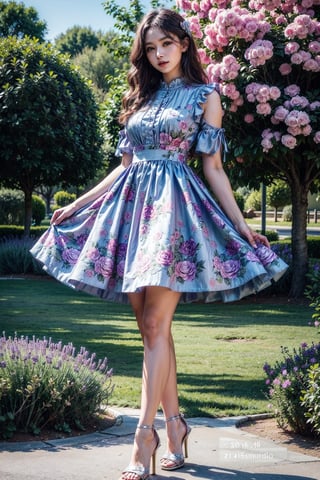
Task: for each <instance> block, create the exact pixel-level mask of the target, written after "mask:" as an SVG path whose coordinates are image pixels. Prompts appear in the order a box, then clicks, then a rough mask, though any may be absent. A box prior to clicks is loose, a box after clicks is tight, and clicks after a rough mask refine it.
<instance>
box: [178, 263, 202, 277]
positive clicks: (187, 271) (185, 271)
mask: <svg viewBox="0 0 320 480" xmlns="http://www.w3.org/2000/svg"><path fill="white" fill-rule="evenodd" d="M196 273H197V269H196V265H195V264H194V263H193V262H189V261H188V260H183V261H182V262H178V263H177V264H176V266H175V275H176V277H177V278H182V280H184V281H188V280H189V281H192V280H194V279H195V277H196Z"/></svg>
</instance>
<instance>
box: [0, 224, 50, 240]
mask: <svg viewBox="0 0 320 480" xmlns="http://www.w3.org/2000/svg"><path fill="white" fill-rule="evenodd" d="M47 228H48V227H47V226H40V227H36V226H32V227H31V228H30V236H31V237H32V238H38V237H41V235H42V234H43V233H44V232H45V231H46V229H47ZM23 236H24V227H23V226H19V225H0V241H2V240H3V239H4V240H7V239H11V238H22V237H23Z"/></svg>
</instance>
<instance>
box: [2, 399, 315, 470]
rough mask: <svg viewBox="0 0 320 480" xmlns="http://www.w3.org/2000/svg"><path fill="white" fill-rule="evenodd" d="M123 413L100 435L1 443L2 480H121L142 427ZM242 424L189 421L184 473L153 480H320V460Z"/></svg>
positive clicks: (133, 414)
mask: <svg viewBox="0 0 320 480" xmlns="http://www.w3.org/2000/svg"><path fill="white" fill-rule="evenodd" d="M120 413H121V416H119V417H118V422H117V425H115V426H113V427H112V428H108V429H107V430H105V431H103V432H100V433H95V434H92V435H85V436H80V437H76V438H69V439H61V440H54V441H50V442H37V441H35V442H30V443H16V444H13V443H8V442H2V443H0V479H1V480H20V479H21V480H75V479H76V480H118V479H119V477H120V475H121V471H122V469H123V468H124V467H125V466H126V465H127V464H128V461H129V457H130V452H131V446H132V441H133V434H134V431H135V427H136V424H137V421H138V412H137V411H136V410H130V409H123V411H122V412H120ZM241 418H242V419H243V417H241ZM241 418H240V417H237V418H234V417H233V418H224V419H207V418H192V419H190V420H188V423H189V425H190V426H191V427H192V432H191V435H190V438H189V459H188V462H187V464H186V466H185V468H183V469H181V470H176V471H175V472H164V471H162V470H160V468H158V470H157V475H155V476H153V477H151V478H152V480H161V479H162V480H165V479H167V478H170V479H172V480H190V479H197V480H207V479H210V480H211V479H212V480H320V459H318V458H316V457H311V456H307V455H301V454H298V453H294V452H292V451H289V450H287V449H286V448H284V447H283V446H281V445H277V444H276V443H274V442H272V441H269V440H266V439H263V438H260V437H257V436H254V435H251V434H249V433H246V432H244V431H242V430H240V429H237V428H236V424H237V423H238V422H239V420H241ZM155 426H156V428H157V430H158V433H159V436H160V438H161V442H162V446H161V448H160V450H159V452H160V453H159V455H161V454H162V452H163V451H164V448H165V424H164V421H163V418H162V417H161V416H159V417H157V418H156V421H155ZM158 465H159V456H158V458H157V467H158Z"/></svg>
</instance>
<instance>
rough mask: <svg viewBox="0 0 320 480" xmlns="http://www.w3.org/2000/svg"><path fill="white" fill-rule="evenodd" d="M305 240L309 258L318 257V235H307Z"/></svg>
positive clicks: (319, 242)
mask: <svg viewBox="0 0 320 480" xmlns="http://www.w3.org/2000/svg"><path fill="white" fill-rule="evenodd" d="M307 242H308V255H309V258H320V237H316V236H312V235H308V238H307Z"/></svg>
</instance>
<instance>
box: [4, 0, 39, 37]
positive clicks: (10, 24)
mask: <svg viewBox="0 0 320 480" xmlns="http://www.w3.org/2000/svg"><path fill="white" fill-rule="evenodd" d="M46 32H47V24H46V22H44V21H42V20H40V19H39V15H38V12H37V11H36V10H35V9H34V8H33V7H26V6H25V5H24V4H23V3H22V2H20V3H17V2H14V1H9V2H3V1H0V37H9V36H17V37H19V38H23V37H25V36H28V37H31V38H32V37H34V38H38V39H39V40H40V41H44V37H45V34H46Z"/></svg>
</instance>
